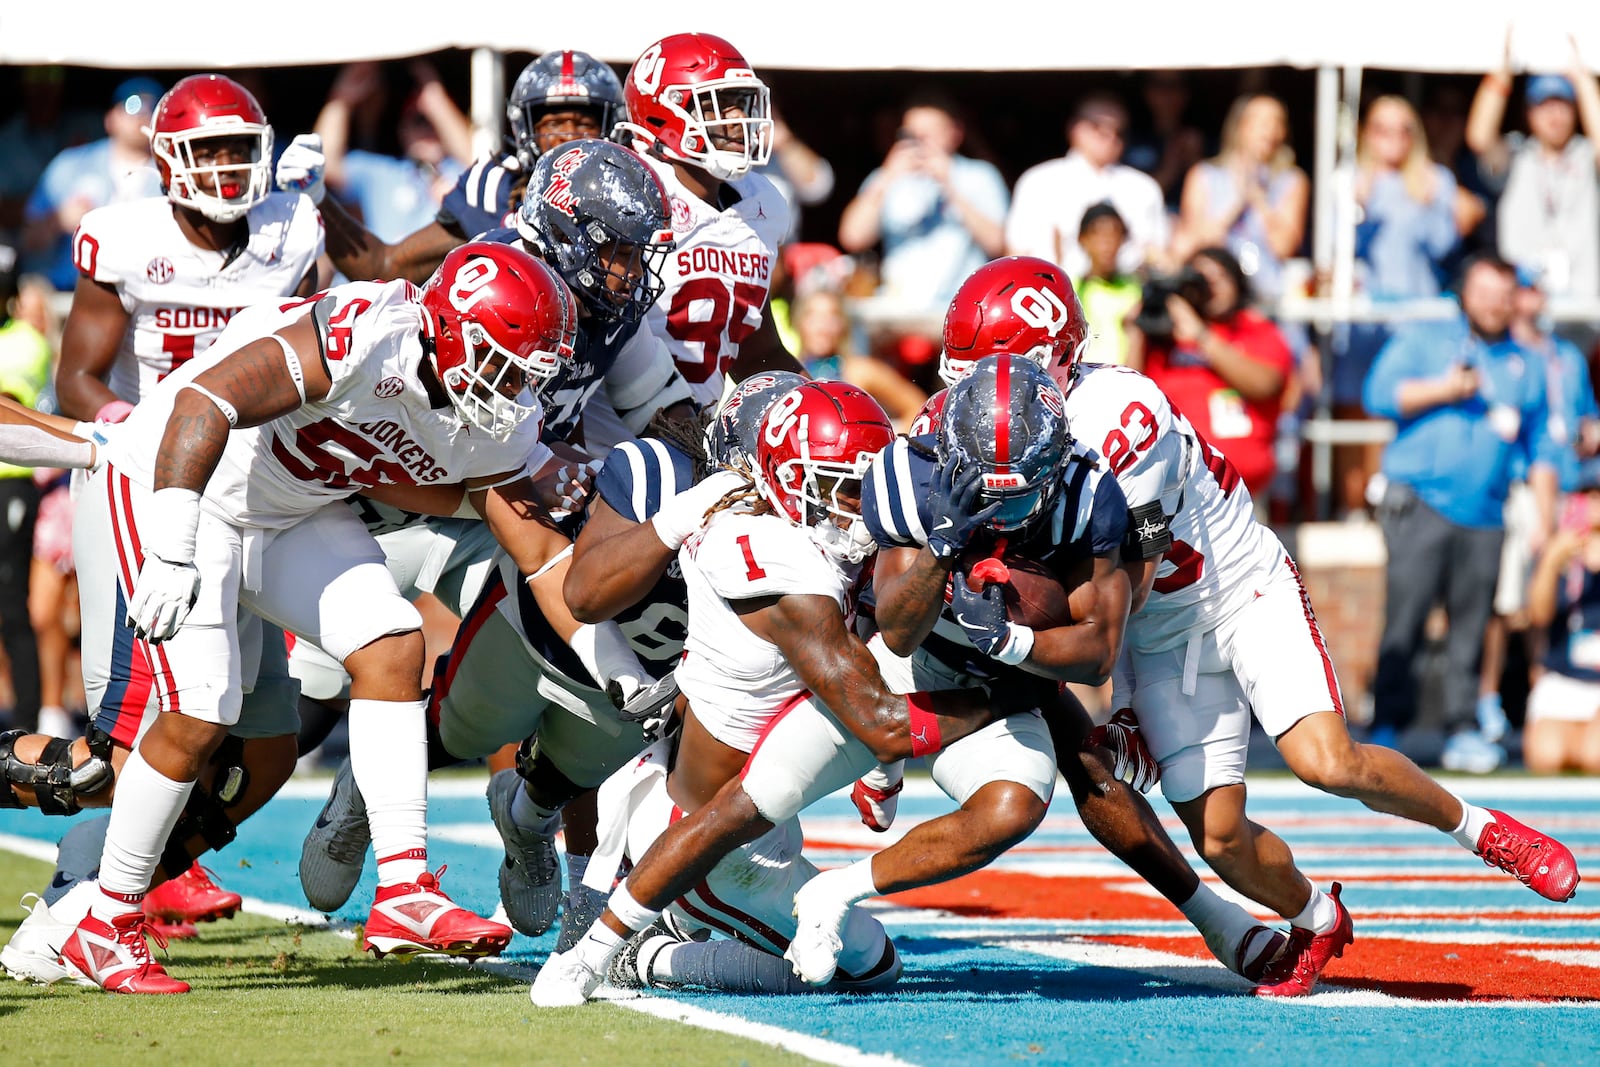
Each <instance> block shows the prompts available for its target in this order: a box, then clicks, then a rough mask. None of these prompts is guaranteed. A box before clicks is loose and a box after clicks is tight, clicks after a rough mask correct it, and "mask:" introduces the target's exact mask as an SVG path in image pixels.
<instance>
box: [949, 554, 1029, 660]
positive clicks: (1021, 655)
mask: <svg viewBox="0 0 1600 1067" xmlns="http://www.w3.org/2000/svg"><path fill="white" fill-rule="evenodd" d="M950 586H951V596H950V610H951V612H952V613H953V614H954V615H955V617H956V622H957V623H958V624H959V625H960V627H961V629H962V630H963V631H965V632H966V635H967V640H969V641H971V642H972V644H973V647H974V648H976V649H977V650H978V651H979V652H982V653H983V654H984V655H985V656H988V657H990V658H991V659H995V660H998V661H999V662H1001V663H1006V664H1010V665H1012V666H1015V665H1017V664H1018V663H1021V662H1022V661H1023V660H1025V659H1027V658H1028V653H1029V652H1032V651H1033V628H1032V627H1029V626H1023V625H1022V624H1020V623H1015V622H1012V621H1011V620H1010V619H1009V618H1008V617H1007V616H1006V601H1005V594H1004V592H1003V591H1002V589H1001V587H1000V586H998V585H995V584H993V583H989V582H985V583H984V585H983V589H982V591H981V592H973V590H972V586H970V585H968V584H967V576H966V575H965V574H962V573H960V572H957V573H956V575H955V577H954V578H953V579H952V580H951V582H950Z"/></svg>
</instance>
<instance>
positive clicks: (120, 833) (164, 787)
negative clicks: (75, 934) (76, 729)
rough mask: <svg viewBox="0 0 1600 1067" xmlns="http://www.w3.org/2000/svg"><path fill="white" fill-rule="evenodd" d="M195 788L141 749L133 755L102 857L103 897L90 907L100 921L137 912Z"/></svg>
mask: <svg viewBox="0 0 1600 1067" xmlns="http://www.w3.org/2000/svg"><path fill="white" fill-rule="evenodd" d="M193 789H194V783H193V782H175V781H173V780H172V779H171V778H168V777H167V776H166V775H164V774H162V773H161V772H160V771H158V770H156V769H155V768H154V767H152V766H150V764H149V763H147V762H145V758H144V754H143V753H141V752H139V751H138V750H135V751H134V753H133V755H131V756H129V757H128V762H127V763H125V764H123V766H122V773H120V774H118V775H117V798H116V801H115V803H113V804H112V805H111V821H110V823H109V825H107V827H106V847H105V851H104V852H103V853H102V854H101V857H100V891H101V894H102V899H100V900H97V901H95V902H94V904H93V905H92V906H91V908H90V910H91V911H92V912H93V913H94V914H95V915H96V916H97V917H99V918H101V919H105V920H107V921H108V922H109V921H110V920H111V919H112V918H114V917H116V916H118V915H125V914H127V913H128V912H130V911H134V910H136V909H137V908H138V904H139V902H140V901H141V900H143V899H144V894H145V891H146V890H148V889H149V888H150V879H151V877H152V876H153V875H154V874H155V871H156V864H157V863H158V862H160V860H161V852H162V850H163V849H164V848H166V846H167V838H168V837H169V836H171V834H172V828H173V827H174V826H176V825H177V824H178V816H179V815H181V814H182V813H183V806H184V804H185V803H187V802H188V800H189V793H190V792H191V791H192V790H193Z"/></svg>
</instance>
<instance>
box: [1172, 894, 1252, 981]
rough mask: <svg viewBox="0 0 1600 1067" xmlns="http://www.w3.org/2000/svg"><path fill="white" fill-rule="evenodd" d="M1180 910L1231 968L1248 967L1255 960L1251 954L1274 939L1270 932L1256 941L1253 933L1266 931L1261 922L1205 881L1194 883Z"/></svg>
mask: <svg viewBox="0 0 1600 1067" xmlns="http://www.w3.org/2000/svg"><path fill="white" fill-rule="evenodd" d="M1178 910H1179V911H1181V912H1183V917H1184V918H1186V919H1188V920H1189V921H1190V922H1191V923H1193V924H1194V928H1195V929H1196V930H1199V931H1200V934H1201V936H1202V937H1204V938H1205V939H1206V947H1207V948H1209V949H1210V950H1211V954H1212V955H1213V956H1215V957H1216V958H1217V959H1218V960H1220V961H1221V962H1222V964H1223V965H1224V966H1225V967H1227V968H1228V969H1229V970H1238V969H1240V968H1248V967H1249V966H1250V964H1252V963H1253V962H1254V960H1252V959H1251V958H1250V956H1251V954H1252V953H1253V952H1259V951H1261V950H1262V949H1264V948H1265V947H1266V945H1267V944H1268V943H1270V941H1271V934H1270V932H1268V933H1267V936H1266V939H1265V940H1261V941H1260V943H1259V944H1256V943H1253V942H1252V938H1253V937H1254V935H1256V934H1258V933H1260V932H1262V931H1265V930H1266V928H1265V927H1264V926H1263V925H1262V924H1261V921H1260V920H1259V919H1257V918H1256V917H1255V916H1253V915H1251V914H1250V913H1249V912H1247V911H1245V910H1244V909H1243V908H1241V907H1240V906H1239V905H1237V904H1235V903H1233V902H1232V901H1230V900H1223V899H1222V898H1221V897H1220V896H1218V895H1217V894H1216V891H1215V890H1213V889H1212V888H1211V887H1210V886H1208V885H1206V884H1205V883H1204V882H1201V883H1200V884H1199V885H1197V886H1195V890H1194V892H1193V893H1192V894H1190V896H1189V899H1188V900H1186V901H1184V902H1183V903H1182V904H1181V905H1179V907H1178Z"/></svg>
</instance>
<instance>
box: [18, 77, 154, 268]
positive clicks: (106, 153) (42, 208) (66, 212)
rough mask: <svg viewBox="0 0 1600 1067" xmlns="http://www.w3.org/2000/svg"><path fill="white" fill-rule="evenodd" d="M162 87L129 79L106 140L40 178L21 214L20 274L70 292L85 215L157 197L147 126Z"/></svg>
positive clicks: (110, 114)
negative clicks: (76, 238)
mask: <svg viewBox="0 0 1600 1067" xmlns="http://www.w3.org/2000/svg"><path fill="white" fill-rule="evenodd" d="M161 92H162V90H161V86H160V85H159V84H157V83H156V82H153V81H151V80H150V79H149V78H132V79H130V80H128V81H125V82H123V83H122V84H121V85H119V86H117V89H116V92H115V93H113V94H112V97H113V99H112V104H111V109H110V110H109V111H107V112H106V123H105V124H106V132H107V133H108V134H109V135H110V136H108V137H106V138H105V139H104V140H100V141H95V142H92V143H90V144H86V145H79V146H78V147H76V148H68V149H66V150H65V151H63V152H61V153H60V154H58V155H57V156H56V157H55V158H54V159H52V160H51V161H50V164H49V166H47V167H45V169H44V173H43V174H41V175H40V176H39V183H38V184H37V185H36V186H34V189H33V193H32V195H30V196H29V197H28V202H27V205H26V206H25V207H24V208H23V223H24V226H25V228H26V229H25V237H24V241H25V247H26V251H25V254H24V256H23V270H24V271H27V272H29V273H36V274H42V275H44V276H45V277H46V278H48V279H49V280H50V284H52V285H54V286H55V287H56V288H57V289H62V290H71V289H72V287H73V286H74V285H76V284H77V279H78V272H77V269H76V268H75V267H74V266H73V265H72V232H73V231H74V230H76V229H77V227H78V220H79V219H81V218H82V217H83V216H84V215H85V214H86V213H88V212H89V211H91V210H93V209H94V208H97V207H104V206H105V205H106V204H114V203H121V202H123V201H126V200H140V199H143V198H145V197H149V196H160V195H161V176H160V175H159V174H158V173H157V172H156V169H155V164H154V163H153V162H152V161H151V157H150V139H149V138H148V137H147V136H146V135H145V133H144V130H143V126H144V125H145V124H146V123H148V122H150V120H151V116H152V114H153V112H154V111H155V106H156V102H157V101H158V100H159V99H160V97H161Z"/></svg>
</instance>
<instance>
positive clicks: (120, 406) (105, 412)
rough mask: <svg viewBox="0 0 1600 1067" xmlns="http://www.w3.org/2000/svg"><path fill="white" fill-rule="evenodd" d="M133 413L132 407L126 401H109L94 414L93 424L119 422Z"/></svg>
mask: <svg viewBox="0 0 1600 1067" xmlns="http://www.w3.org/2000/svg"><path fill="white" fill-rule="evenodd" d="M132 413H133V405H132V404H130V403H128V402H127V401H126V400H109V401H107V402H106V404H105V406H103V407H102V408H101V409H100V410H99V411H97V412H95V413H94V421H95V422H121V421H122V420H123V419H125V418H127V417H128V416H129V415H130V414H132Z"/></svg>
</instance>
